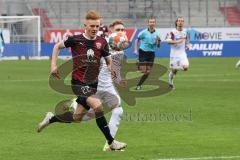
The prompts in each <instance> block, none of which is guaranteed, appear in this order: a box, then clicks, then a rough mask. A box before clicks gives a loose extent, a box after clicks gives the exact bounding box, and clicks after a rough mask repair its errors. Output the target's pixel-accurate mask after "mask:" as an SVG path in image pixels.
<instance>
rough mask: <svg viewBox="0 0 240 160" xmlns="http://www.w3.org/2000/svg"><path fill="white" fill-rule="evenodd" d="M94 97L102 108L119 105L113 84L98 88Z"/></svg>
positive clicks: (119, 99) (119, 101)
mask: <svg viewBox="0 0 240 160" xmlns="http://www.w3.org/2000/svg"><path fill="white" fill-rule="evenodd" d="M96 95H97V97H99V98H100V100H101V101H102V103H103V105H104V106H107V107H109V108H112V107H113V106H117V107H118V106H120V105H121V98H120V96H119V94H118V92H117V90H116V88H115V87H114V85H113V84H112V85H111V86H109V87H107V88H105V87H104V88H103V87H100V86H98V89H97V93H96Z"/></svg>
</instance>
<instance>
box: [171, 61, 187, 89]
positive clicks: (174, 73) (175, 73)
mask: <svg viewBox="0 0 240 160" xmlns="http://www.w3.org/2000/svg"><path fill="white" fill-rule="evenodd" d="M188 67H189V66H188V65H183V66H182V68H181V69H171V71H170V72H169V75H168V84H169V87H170V88H172V89H175V86H174V83H173V79H174V77H175V76H176V75H177V72H178V70H183V71H187V70H188Z"/></svg>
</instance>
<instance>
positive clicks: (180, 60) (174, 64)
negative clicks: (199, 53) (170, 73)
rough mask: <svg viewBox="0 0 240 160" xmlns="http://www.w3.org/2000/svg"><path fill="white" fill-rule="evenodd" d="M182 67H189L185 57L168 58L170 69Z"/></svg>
mask: <svg viewBox="0 0 240 160" xmlns="http://www.w3.org/2000/svg"><path fill="white" fill-rule="evenodd" d="M183 66H189V62H188V58H187V56H182V57H170V68H172V69H183Z"/></svg>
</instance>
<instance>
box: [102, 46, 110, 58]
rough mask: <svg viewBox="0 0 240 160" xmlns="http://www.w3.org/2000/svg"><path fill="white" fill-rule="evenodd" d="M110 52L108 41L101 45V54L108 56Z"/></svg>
mask: <svg viewBox="0 0 240 160" xmlns="http://www.w3.org/2000/svg"><path fill="white" fill-rule="evenodd" d="M110 55H111V54H110V52H109V45H108V43H106V44H105V46H104V47H103V53H102V56H103V57H108V56H110Z"/></svg>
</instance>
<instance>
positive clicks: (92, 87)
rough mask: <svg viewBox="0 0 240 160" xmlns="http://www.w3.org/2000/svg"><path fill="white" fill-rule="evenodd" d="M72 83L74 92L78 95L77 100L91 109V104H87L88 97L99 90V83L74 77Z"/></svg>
mask: <svg viewBox="0 0 240 160" xmlns="http://www.w3.org/2000/svg"><path fill="white" fill-rule="evenodd" d="M71 84H72V85H71V87H72V91H73V93H74V94H75V95H76V96H77V97H78V98H77V100H76V102H77V103H78V104H81V105H82V106H83V107H84V108H85V109H87V110H89V109H90V106H88V105H87V98H88V97H90V96H91V95H93V94H95V93H96V92H97V85H98V83H97V82H95V83H92V84H86V83H82V82H80V81H78V80H74V79H72V81H71Z"/></svg>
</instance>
